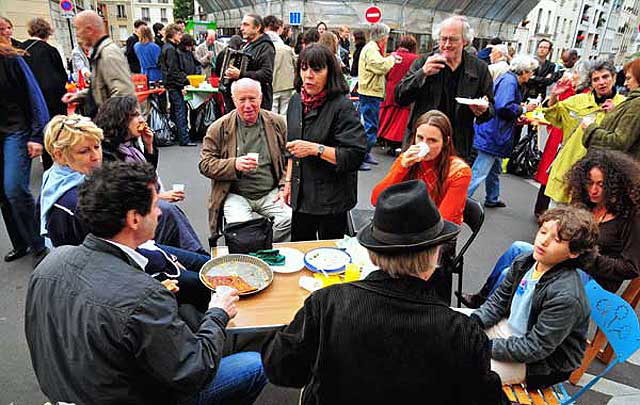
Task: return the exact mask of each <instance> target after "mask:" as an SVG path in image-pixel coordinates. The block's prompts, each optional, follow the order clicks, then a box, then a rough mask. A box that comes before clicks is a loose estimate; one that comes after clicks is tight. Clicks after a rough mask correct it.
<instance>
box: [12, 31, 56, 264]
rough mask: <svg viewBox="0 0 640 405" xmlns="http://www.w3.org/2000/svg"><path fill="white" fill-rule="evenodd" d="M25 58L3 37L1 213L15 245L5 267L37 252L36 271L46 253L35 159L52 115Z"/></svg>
mask: <svg viewBox="0 0 640 405" xmlns="http://www.w3.org/2000/svg"><path fill="white" fill-rule="evenodd" d="M24 54H25V53H24V51H21V50H19V49H16V48H14V47H13V46H11V43H10V42H9V40H8V39H6V38H5V37H3V36H0V180H1V181H0V207H1V208H2V217H3V218H4V221H5V224H6V227H7V233H8V234H9V239H10V240H11V244H12V245H13V249H12V250H11V251H10V252H9V253H7V254H6V255H5V256H4V261H6V262H10V261H13V260H16V259H19V258H21V257H23V256H25V255H26V254H27V253H29V252H33V254H34V265H35V264H37V263H38V262H39V261H40V260H41V259H42V258H43V257H44V255H45V254H46V252H47V249H46V248H45V246H44V239H43V238H42V237H41V236H40V232H39V229H38V222H37V220H36V215H35V200H34V198H33V195H32V194H31V189H30V185H29V181H30V178H31V159H33V158H36V157H38V156H40V155H42V130H43V128H44V126H45V125H46V124H47V121H48V120H49V113H48V111H47V105H46V103H45V100H44V97H43V96H42V92H41V91H40V86H39V85H38V82H37V81H36V78H35V77H34V76H33V73H31V69H30V68H29V66H28V65H27V63H26V62H25V60H24V59H23V58H22V55H24Z"/></svg>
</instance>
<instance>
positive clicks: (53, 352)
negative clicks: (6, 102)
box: [25, 162, 266, 404]
mask: <svg viewBox="0 0 640 405" xmlns="http://www.w3.org/2000/svg"><path fill="white" fill-rule="evenodd" d="M155 186H156V174H155V169H154V168H153V167H152V166H151V165H149V164H143V165H140V164H134V163H123V162H118V163H114V164H107V165H104V166H103V167H102V168H100V169H97V170H96V171H94V172H93V173H92V174H91V175H90V176H89V177H88V178H87V180H86V181H85V183H84V184H83V185H82V186H81V187H80V202H79V209H78V214H79V215H80V217H81V218H82V220H83V222H84V223H85V224H86V225H87V227H88V229H89V231H90V232H91V233H90V234H89V235H88V236H87V237H86V239H85V241H84V243H83V244H82V245H81V246H63V247H59V248H56V249H55V250H54V251H53V253H51V254H50V256H49V257H48V260H46V261H45V262H43V263H41V265H40V266H38V267H37V268H36V270H35V271H34V273H33V275H32V276H31V279H30V282H29V287H28V291H27V301H26V313H25V332H26V338H27V343H28V345H29V350H30V352H31V361H32V363H33V368H34V371H35V373H36V376H37V378H38V382H39V383H40V388H41V389H42V391H43V392H44V394H45V395H46V396H47V397H48V398H49V399H50V400H51V402H54V403H57V402H69V403H76V404H183V403H189V404H201V403H202V404H205V403H207V404H209V403H212V401H214V400H215V401H217V402H220V403H234V404H238V403H242V404H245V403H246V404H249V403H252V402H253V400H254V399H255V398H256V397H257V396H258V395H259V394H260V391H261V390H262V388H263V387H264V385H265V384H266V379H265V377H264V374H263V371H262V365H261V363H260V356H259V354H258V353H238V354H235V355H232V356H228V357H225V358H222V350H223V346H224V342H225V339H226V332H225V327H226V325H227V323H228V322H229V320H230V319H231V318H233V317H234V316H235V314H236V313H237V309H236V307H235V302H236V301H237V300H238V296H237V291H236V290H233V289H231V290H230V291H229V292H220V291H219V292H217V293H216V294H214V295H213V297H212V298H211V301H210V303H209V310H208V311H207V312H206V313H205V315H204V317H203V318H202V320H201V322H200V323H199V327H198V330H197V331H192V330H191V329H190V328H189V327H188V326H187V325H186V324H185V322H183V320H182V318H181V316H180V315H179V314H178V306H177V304H176V299H175V297H174V295H173V293H172V292H170V291H169V290H168V289H167V288H165V286H164V285H162V284H161V283H160V282H158V281H157V280H155V279H154V278H152V277H150V276H149V275H148V274H146V273H145V272H144V271H143V268H144V267H145V265H146V259H145V258H144V257H143V256H142V255H140V254H139V253H138V252H137V251H136V250H135V249H136V247H137V246H139V245H140V244H141V243H142V242H144V241H146V240H148V239H149V238H152V237H153V234H154V230H155V226H156V224H157V220H158V216H159V214H160V210H159V208H158V205H157V201H158V197H157V193H156V187H155ZM181 309H182V308H181ZM182 313H183V312H182V311H181V314H182Z"/></svg>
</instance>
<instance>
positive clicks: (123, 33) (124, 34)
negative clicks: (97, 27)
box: [118, 25, 129, 41]
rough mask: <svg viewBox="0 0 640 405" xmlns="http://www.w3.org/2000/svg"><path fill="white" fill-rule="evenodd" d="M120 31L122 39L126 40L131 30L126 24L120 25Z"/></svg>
mask: <svg viewBox="0 0 640 405" xmlns="http://www.w3.org/2000/svg"><path fill="white" fill-rule="evenodd" d="M118 33H119V34H120V41H126V40H127V38H128V37H129V31H128V30H127V27H126V26H124V25H120V26H118Z"/></svg>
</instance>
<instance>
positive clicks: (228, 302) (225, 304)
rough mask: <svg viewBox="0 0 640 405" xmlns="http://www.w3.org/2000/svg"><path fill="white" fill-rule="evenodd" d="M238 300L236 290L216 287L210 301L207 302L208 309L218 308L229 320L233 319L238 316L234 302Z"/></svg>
mask: <svg viewBox="0 0 640 405" xmlns="http://www.w3.org/2000/svg"><path fill="white" fill-rule="evenodd" d="M239 299H240V297H239V296H238V290H236V289H235V288H231V287H226V286H220V287H216V292H215V293H214V294H212V295H211V301H209V309H211V308H220V309H222V310H223V311H224V312H226V313H227V315H229V319H233V318H234V317H235V316H236V315H237V314H238V308H237V307H236V302H238V300H239Z"/></svg>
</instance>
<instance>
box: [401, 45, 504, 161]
mask: <svg viewBox="0 0 640 405" xmlns="http://www.w3.org/2000/svg"><path fill="white" fill-rule="evenodd" d="M429 56H430V55H425V56H422V57H420V58H418V59H416V60H415V62H413V65H411V68H410V69H409V71H408V72H407V74H406V75H405V76H404V77H403V78H402V80H401V81H400V83H398V85H397V86H396V92H395V96H396V103H398V104H399V105H401V106H408V105H410V104H411V103H415V104H414V106H413V109H412V111H411V118H410V120H409V125H408V127H407V128H408V130H407V132H406V134H405V139H404V141H403V144H405V145H408V144H410V142H411V139H410V138H411V130H410V129H411V128H413V124H414V123H415V122H416V120H417V119H418V117H420V116H421V115H422V114H424V113H426V112H427V111H430V110H437V109H438V107H439V106H440V101H441V97H442V95H443V93H444V86H445V83H444V74H443V73H442V72H439V73H437V74H435V75H431V76H426V75H425V74H424V72H423V71H422V66H423V65H424V63H425V61H426V60H427V58H428V57H429ZM462 59H463V63H464V65H463V68H464V70H463V71H462V74H461V75H460V79H459V81H458V90H457V94H456V97H465V98H482V97H483V96H487V98H488V99H489V108H488V109H487V111H485V112H484V114H482V115H481V116H479V117H476V116H475V115H474V114H473V112H472V111H471V109H470V108H469V106H466V105H463V104H457V103H456V107H455V114H454V117H449V119H450V120H451V125H452V126H453V144H454V146H455V149H456V152H457V154H458V156H460V157H462V158H464V159H466V160H468V159H469V157H470V156H471V151H472V147H473V136H474V130H473V124H474V122H475V123H477V124H481V123H483V122H487V121H489V120H490V119H491V118H493V116H494V115H495V111H494V106H493V103H494V100H493V80H492V78H491V73H489V68H488V67H487V64H486V63H484V62H483V61H481V60H480V59H478V58H476V57H475V56H473V55H471V54H469V53H468V52H467V51H463V53H462Z"/></svg>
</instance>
